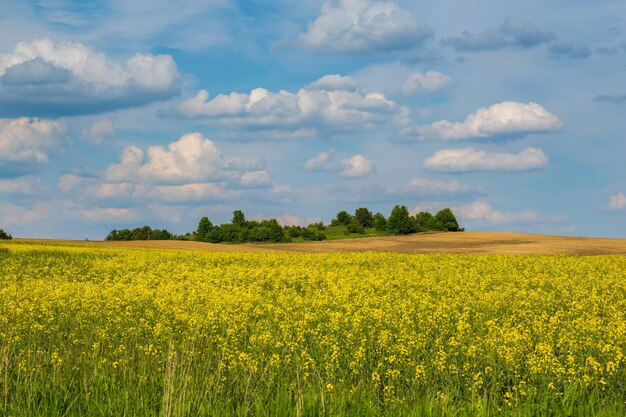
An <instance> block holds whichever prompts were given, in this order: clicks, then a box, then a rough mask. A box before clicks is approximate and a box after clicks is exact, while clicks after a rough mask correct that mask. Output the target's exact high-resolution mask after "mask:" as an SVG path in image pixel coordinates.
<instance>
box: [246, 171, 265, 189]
mask: <svg viewBox="0 0 626 417" xmlns="http://www.w3.org/2000/svg"><path fill="white" fill-rule="evenodd" d="M240 183H241V185H243V186H246V187H255V186H259V185H260V186H265V185H267V184H269V183H270V176H269V174H268V173H267V171H252V172H245V173H243V175H242V176H241V180H240Z"/></svg>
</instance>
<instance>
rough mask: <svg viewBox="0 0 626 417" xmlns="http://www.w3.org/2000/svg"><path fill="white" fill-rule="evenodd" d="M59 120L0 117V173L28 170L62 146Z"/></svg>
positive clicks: (24, 171)
mask: <svg viewBox="0 0 626 417" xmlns="http://www.w3.org/2000/svg"><path fill="white" fill-rule="evenodd" d="M66 131H67V125H66V124H65V122H63V121H55V120H40V119H30V118H26V117H22V118H19V119H0V176H17V175H23V174H25V173H29V172H32V171H33V170H34V169H35V166H36V165H40V164H43V163H46V162H48V160H49V158H50V156H51V155H53V154H55V153H57V152H59V151H60V150H61V149H62V147H63V138H64V137H65V134H66Z"/></svg>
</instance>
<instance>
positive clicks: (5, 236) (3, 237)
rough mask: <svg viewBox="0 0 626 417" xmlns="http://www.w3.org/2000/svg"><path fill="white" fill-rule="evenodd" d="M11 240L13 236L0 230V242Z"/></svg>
mask: <svg viewBox="0 0 626 417" xmlns="http://www.w3.org/2000/svg"><path fill="white" fill-rule="evenodd" d="M11 239H13V236H11V235H10V234H8V233H7V232H5V231H4V230H2V229H0V240H11Z"/></svg>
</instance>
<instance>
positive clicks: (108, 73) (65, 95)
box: [0, 38, 180, 116]
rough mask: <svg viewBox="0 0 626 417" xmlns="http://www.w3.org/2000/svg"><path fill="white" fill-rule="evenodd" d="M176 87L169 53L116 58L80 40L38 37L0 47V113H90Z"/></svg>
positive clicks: (133, 102) (151, 97) (144, 101)
mask: <svg viewBox="0 0 626 417" xmlns="http://www.w3.org/2000/svg"><path fill="white" fill-rule="evenodd" d="M179 91H180V76H179V73H178V69H177V67H176V64H175V63H174V60H173V59H172V57H171V56H169V55H145V54H139V53H138V54H135V55H134V56H131V57H130V58H128V59H127V60H126V61H125V62H117V61H115V60H112V59H110V58H108V57H107V56H106V55H104V54H103V53H100V52H96V51H94V50H92V49H91V48H89V47H88V46H86V45H83V44H81V43H76V42H59V43H54V42H53V41H52V40H50V39H47V38H43V39H35V40H34V41H32V42H19V43H18V44H17V45H16V46H15V48H14V50H13V51H12V52H8V53H0V115H5V116H7V115H8V116H61V115H77V114H93V113H99V112H105V111H109V110H115V109H119V108H127V107H132V106H139V105H143V104H147V103H150V102H152V101H155V100H163V99H168V98H170V97H172V96H174V95H176V94H178V93H179Z"/></svg>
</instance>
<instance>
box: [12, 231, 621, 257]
mask: <svg viewBox="0 0 626 417" xmlns="http://www.w3.org/2000/svg"><path fill="white" fill-rule="evenodd" d="M16 240H17V241H20V240H25V239H16ZM26 241H36V240H30V239H28V240H26ZM42 242H44V241H42ZM58 242H62V241H58ZM66 243H73V244H81V245H82V244H87V245H95V246H111V247H134V248H156V249H184V250H207V251H220V252H267V251H270V252H273V251H288V252H366V251H375V252H399V253H458V254H463V253H464V254H517V255H626V239H611V238H590V237H567V236H548V235H532V234H522V233H506V232H463V233H432V234H418V235H410V236H385V237H371V238H359V239H343V240H332V241H330V240H329V241H322V242H299V243H274V244H243V245H230V244H211V243H202V242H184V241H134V242H82V241H66Z"/></svg>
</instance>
